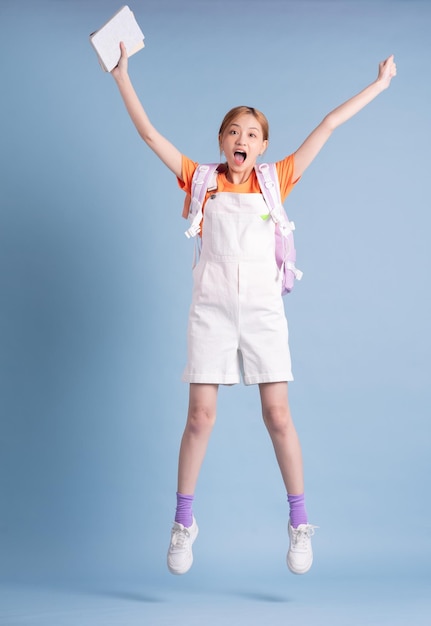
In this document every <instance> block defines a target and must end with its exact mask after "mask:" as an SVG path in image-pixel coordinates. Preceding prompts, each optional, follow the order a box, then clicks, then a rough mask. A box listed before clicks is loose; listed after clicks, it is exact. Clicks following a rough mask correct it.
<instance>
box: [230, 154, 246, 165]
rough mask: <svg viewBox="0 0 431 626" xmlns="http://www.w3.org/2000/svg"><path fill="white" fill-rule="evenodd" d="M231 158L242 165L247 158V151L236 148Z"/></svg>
mask: <svg viewBox="0 0 431 626" xmlns="http://www.w3.org/2000/svg"><path fill="white" fill-rule="evenodd" d="M233 158H234V159H235V163H236V164H237V165H242V164H243V163H244V161H245V160H246V158H247V153H246V152H243V151H242V150H236V151H235V152H234V155H233Z"/></svg>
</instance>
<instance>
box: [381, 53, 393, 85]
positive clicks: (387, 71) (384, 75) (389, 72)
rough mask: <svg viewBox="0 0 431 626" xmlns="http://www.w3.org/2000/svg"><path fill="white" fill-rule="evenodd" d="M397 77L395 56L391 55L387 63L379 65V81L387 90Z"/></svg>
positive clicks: (383, 62)
mask: <svg viewBox="0 0 431 626" xmlns="http://www.w3.org/2000/svg"><path fill="white" fill-rule="evenodd" d="M396 75H397V66H396V64H395V61H394V55H393V54H391V56H390V57H388V58H387V59H386V60H385V61H382V62H381V63H379V74H378V76H377V81H378V82H381V84H382V87H383V88H384V89H387V88H388V87H389V85H390V84H391V80H392V79H393V77H394V76H396Z"/></svg>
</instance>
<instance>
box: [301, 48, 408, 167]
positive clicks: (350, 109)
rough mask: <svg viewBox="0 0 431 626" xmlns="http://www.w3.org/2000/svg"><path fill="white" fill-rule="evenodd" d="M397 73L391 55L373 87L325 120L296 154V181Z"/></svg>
mask: <svg viewBox="0 0 431 626" xmlns="http://www.w3.org/2000/svg"><path fill="white" fill-rule="evenodd" d="M396 73H397V68H396V65H395V63H394V55H391V56H390V57H388V58H387V59H386V61H382V62H381V63H380V64H379V73H378V76H377V79H376V80H375V81H374V82H373V83H371V85H368V87H365V89H363V90H362V91H361V92H360V93H358V94H357V95H356V96H353V98H350V100H347V102H344V103H343V104H341V105H340V106H338V107H337V108H336V109H334V110H333V111H331V112H330V113H328V115H327V116H326V117H324V118H323V120H322V121H321V122H320V124H319V126H317V127H316V128H315V129H314V130H313V132H312V133H311V134H310V135H309V136H308V137H307V139H306V140H305V141H304V143H303V144H302V145H301V146H300V147H299V148H298V150H297V151H296V152H295V174H294V176H295V179H296V178H298V177H299V176H301V174H302V173H303V172H304V171H305V170H306V169H307V167H308V166H309V165H310V163H311V162H312V161H313V159H314V158H315V157H316V156H317V154H318V153H319V151H320V150H321V148H322V147H323V146H324V145H325V143H326V142H327V141H328V139H329V137H330V136H331V134H332V133H333V131H334V130H335V129H336V128H337V127H338V126H340V125H341V124H343V123H344V122H346V121H347V120H349V119H350V118H351V117H353V116H354V115H356V113H358V112H359V111H360V110H361V109H363V108H364V107H365V106H366V105H367V104H369V103H370V102H371V101H372V100H374V98H375V97H376V96H378V95H379V94H380V93H381V92H382V91H384V90H385V89H387V88H388V87H389V85H390V83H391V80H392V78H393V77H394V76H396Z"/></svg>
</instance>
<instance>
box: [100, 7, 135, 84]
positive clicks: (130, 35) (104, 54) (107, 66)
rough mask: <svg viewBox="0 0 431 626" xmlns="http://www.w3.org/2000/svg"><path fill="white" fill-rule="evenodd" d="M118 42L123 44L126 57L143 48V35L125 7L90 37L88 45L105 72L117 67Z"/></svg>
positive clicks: (119, 52) (119, 53) (130, 12)
mask: <svg viewBox="0 0 431 626" xmlns="http://www.w3.org/2000/svg"><path fill="white" fill-rule="evenodd" d="M120 41H123V42H124V45H125V46H126V51H127V56H128V57H130V56H132V54H135V52H138V51H139V50H142V48H143V47H144V34H143V32H142V31H141V29H140V28H139V25H138V23H137V21H136V19H135V16H134V15H133V12H132V11H131V10H130V9H129V7H128V6H127V5H126V6H124V7H122V8H121V9H120V10H119V11H117V13H115V15H113V16H112V17H111V19H110V20H108V21H107V22H106V24H104V25H103V26H102V27H101V28H99V30H96V32H94V33H92V34H91V35H90V43H91V45H92V46H93V48H94V49H95V51H96V54H97V56H98V58H99V63H100V65H101V66H102V68H103V69H104V70H105V72H110V71H111V70H113V69H114V67H115V66H116V65H118V61H119V60H120V56H121V51H120Z"/></svg>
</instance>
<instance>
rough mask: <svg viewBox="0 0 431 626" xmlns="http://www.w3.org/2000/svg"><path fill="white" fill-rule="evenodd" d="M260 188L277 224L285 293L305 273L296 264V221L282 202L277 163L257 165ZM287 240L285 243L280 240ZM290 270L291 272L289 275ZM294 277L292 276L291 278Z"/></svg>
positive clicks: (279, 257)
mask: <svg viewBox="0 0 431 626" xmlns="http://www.w3.org/2000/svg"><path fill="white" fill-rule="evenodd" d="M255 171H256V176H257V179H258V181H259V186H260V190H261V192H262V195H263V197H264V200H265V202H266V204H267V206H268V209H269V213H270V215H271V218H272V220H273V222H274V223H275V226H276V233H275V236H276V250H275V256H276V260H277V265H278V267H279V268H280V270H282V271H283V273H284V284H283V295H284V294H285V293H288V292H289V291H291V290H292V288H293V277H294V278H296V279H297V280H301V278H302V275H303V273H302V272H301V270H299V269H298V268H297V267H296V265H295V261H296V252H295V245H294V241H293V231H294V230H295V223H294V222H290V221H289V218H288V217H287V214H286V211H285V210H284V207H283V203H282V202H281V193H280V182H279V180H278V174H277V167H276V165H275V163H259V165H256V167H255ZM279 235H280V237H281V242H283V241H284V242H285V244H284V245H283V244H282V243H281V242H280V237H279ZM287 271H289V272H290V273H291V274H290V276H289V273H288V272H287ZM290 277H292V278H290Z"/></svg>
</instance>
